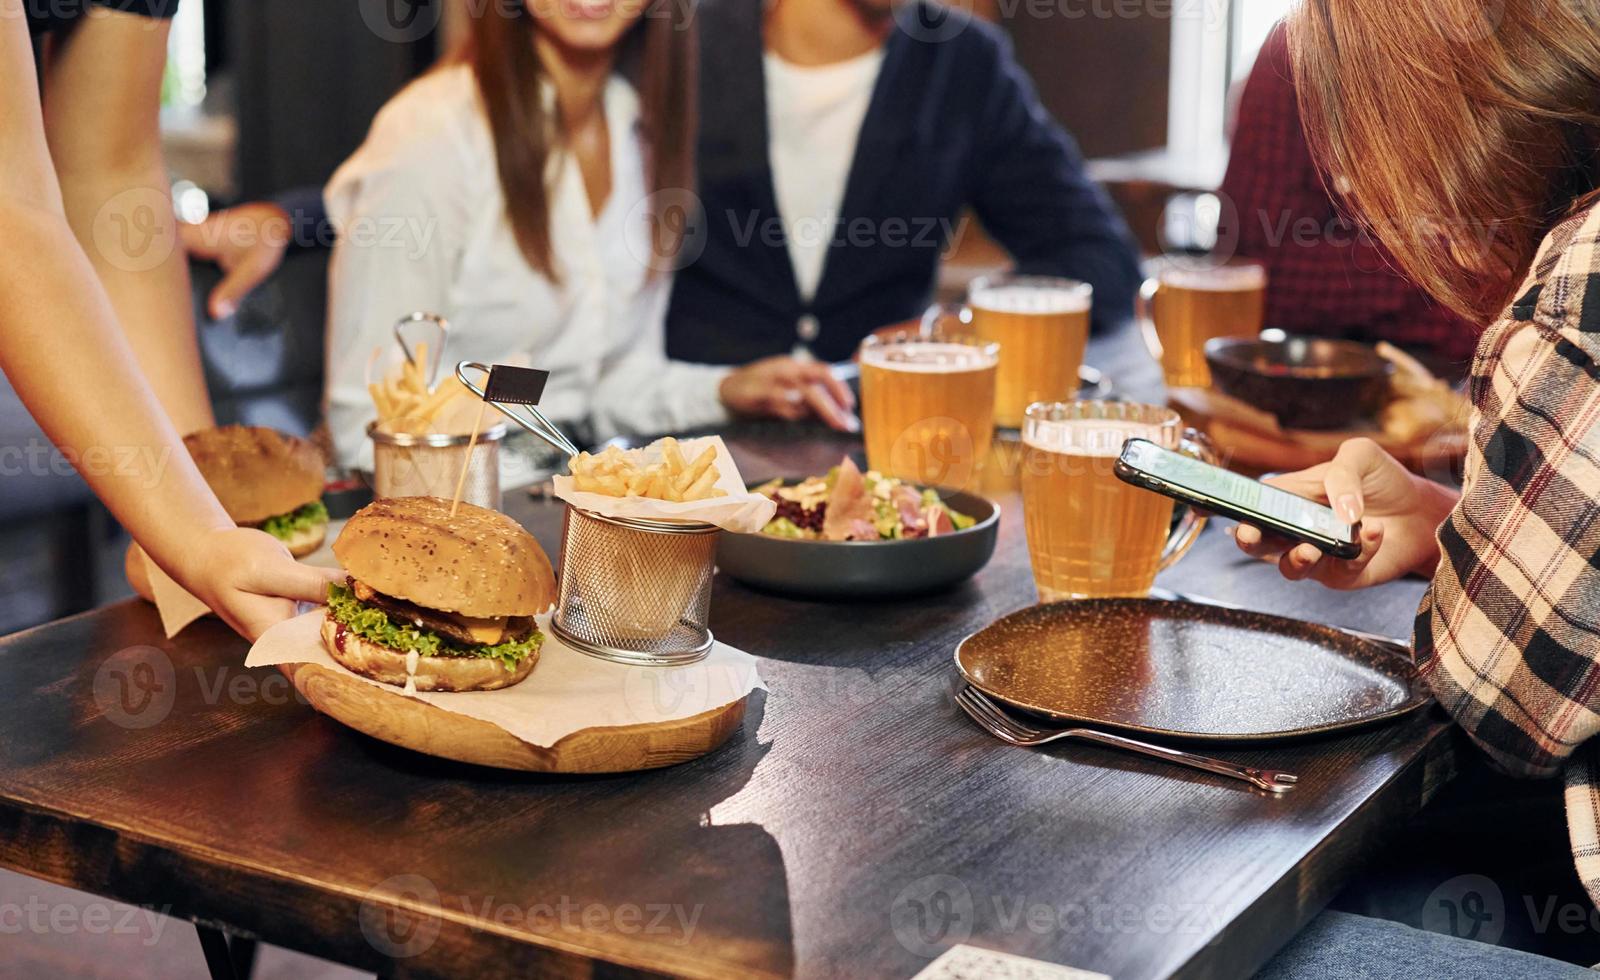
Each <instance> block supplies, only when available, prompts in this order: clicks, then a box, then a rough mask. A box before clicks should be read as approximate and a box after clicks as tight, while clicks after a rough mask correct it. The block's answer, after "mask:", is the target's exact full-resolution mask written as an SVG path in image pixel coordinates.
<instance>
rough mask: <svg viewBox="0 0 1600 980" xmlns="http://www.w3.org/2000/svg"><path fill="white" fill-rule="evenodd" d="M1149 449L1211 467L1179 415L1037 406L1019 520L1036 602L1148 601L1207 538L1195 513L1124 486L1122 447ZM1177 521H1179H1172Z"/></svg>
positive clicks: (1203, 445) (1204, 446) (1206, 448)
mask: <svg viewBox="0 0 1600 980" xmlns="http://www.w3.org/2000/svg"><path fill="white" fill-rule="evenodd" d="M1134 438H1139V439H1148V440H1150V441H1151V442H1153V443H1155V444H1156V445H1158V446H1162V447H1163V448H1166V449H1171V450H1175V451H1177V452H1182V453H1185V454H1188V455H1191V456H1194V457H1195V458H1197V459H1202V460H1204V461H1206V462H1208V463H1215V462H1216V461H1217V460H1216V453H1215V452H1214V451H1213V450H1212V448H1211V445H1210V443H1209V442H1208V441H1207V440H1206V438H1205V437H1204V436H1203V435H1201V434H1200V433H1198V432H1196V431H1194V430H1193V429H1188V428H1185V427H1184V425H1183V420H1182V418H1181V417H1180V416H1179V415H1178V413H1177V412H1174V411H1172V410H1171V409H1169V408H1163V407H1161V406H1157V405H1139V404H1134V403H1130V402H1104V401H1073V402H1039V403H1036V404H1034V405H1031V406H1029V407H1028V413H1027V420H1026V422H1025V423H1024V425H1023V433H1022V442H1023V461H1022V510H1023V522H1024V524H1025V525H1026V529H1027V536H1028V553H1029V557H1030V560H1031V561H1032V564H1033V578H1034V584H1035V585H1036V586H1038V589H1039V597H1040V599H1041V600H1043V601H1046V602H1050V601H1054V600H1057V599H1084V598H1104V597H1115V596H1145V595H1148V594H1149V593H1150V588H1151V586H1153V585H1154V584H1155V579H1156V575H1157V573H1159V572H1160V571H1162V570H1163V569H1165V568H1168V567H1170V566H1171V565H1173V564H1174V563H1175V562H1177V561H1178V559H1180V558H1182V557H1183V556H1184V554H1185V553H1186V552H1188V550H1189V548H1190V547H1192V546H1193V545H1194V542H1195V539H1196V538H1198V537H1199V535H1200V532H1201V531H1202V530H1204V528H1205V523H1206V519H1205V517H1204V516H1203V515H1201V514H1200V513H1198V512H1196V511H1195V510H1193V509H1192V508H1187V507H1184V508H1182V511H1181V512H1179V513H1177V514H1176V515H1175V508H1176V507H1178V506H1181V505H1177V504H1175V502H1174V501H1173V500H1172V499H1171V498H1170V497H1164V496H1161V495H1160V494H1157V493H1154V492H1152V491H1149V490H1146V489H1144V488H1142V487H1136V486H1133V485H1131V484H1128V483H1124V482H1123V481H1122V480H1121V479H1119V478H1118V477H1117V475H1116V472H1115V466H1116V462H1117V458H1118V457H1119V456H1120V455H1121V454H1122V444H1123V443H1124V442H1126V441H1127V440H1128V439H1134ZM1175 516H1176V518H1177V519H1176V520H1174V517H1175Z"/></svg>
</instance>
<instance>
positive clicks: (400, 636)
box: [328, 584, 544, 671]
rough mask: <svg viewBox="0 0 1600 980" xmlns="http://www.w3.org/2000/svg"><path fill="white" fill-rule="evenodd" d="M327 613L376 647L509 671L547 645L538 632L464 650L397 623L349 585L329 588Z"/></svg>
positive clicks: (415, 628) (446, 640)
mask: <svg viewBox="0 0 1600 980" xmlns="http://www.w3.org/2000/svg"><path fill="white" fill-rule="evenodd" d="M328 612H329V613H330V614H332V616H333V618H334V619H335V620H337V621H338V622H340V623H342V624H344V627H345V629H348V630H349V631H350V632H352V633H354V634H355V635H357V636H359V637H361V638H362V639H363V640H371V641H372V642H373V643H377V644H380V645H382V646H386V647H389V648H391V649H394V650H399V651H400V652H401V653H410V652H411V651H413V650H415V651H417V653H419V654H421V655H422V656H424V657H488V658H492V659H496V660H499V661H500V662H501V663H502V664H504V665H505V668H506V670H508V671H511V670H515V669H516V668H517V665H518V664H519V663H521V662H522V661H523V660H524V659H525V658H526V657H527V656H528V655H529V654H531V653H533V652H534V651H535V650H538V649H539V646H540V644H542V643H544V634H542V633H540V632H539V631H538V630H535V631H534V632H533V634H532V635H531V636H529V637H528V638H527V639H526V640H507V641H506V642H504V643H497V644H495V645H494V646H483V647H462V646H458V645H457V644H455V643H452V642H451V641H450V640H448V639H446V638H445V637H442V636H440V635H439V634H437V633H435V632H433V631H432V630H425V629H422V628H420V627H418V626H415V625H412V624H410V623H396V622H395V621H394V620H392V619H390V618H389V614H388V613H386V612H384V611H383V610H382V609H378V608H376V607H374V606H369V605H367V604H366V603H364V602H362V601H361V600H360V599H357V598H356V594H355V590H353V589H351V588H350V587H349V586H348V585H337V584H335V585H329V586H328Z"/></svg>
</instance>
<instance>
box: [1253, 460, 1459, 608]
mask: <svg viewBox="0 0 1600 980" xmlns="http://www.w3.org/2000/svg"><path fill="white" fill-rule="evenodd" d="M1266 482H1268V483H1270V484H1272V485H1273V486H1276V487H1280V488H1282V489H1284V490H1288V491H1289V492H1290V493H1296V494H1299V495H1301V496H1303V497H1309V498H1311V499H1313V500H1317V501H1321V502H1323V503H1326V504H1327V505H1328V506H1330V507H1332V508H1333V511H1334V513H1335V514H1337V515H1338V517H1339V519H1340V520H1341V521H1345V522H1346V523H1350V524H1354V523H1355V522H1357V521H1360V522H1361V554H1360V556H1358V557H1356V558H1351V559H1343V558H1334V557H1331V556H1329V555H1325V554H1323V553H1322V552H1321V551H1318V550H1317V549H1316V548H1315V547H1313V546H1311V545H1308V544H1296V543H1294V542H1292V541H1288V540H1285V539H1283V538H1281V537H1277V536H1275V535H1271V534H1263V533H1262V531H1261V529H1259V528H1256V527H1253V526H1251V525H1249V524H1240V525H1239V526H1238V527H1236V528H1234V529H1233V536H1234V540H1235V541H1236V542H1237V543H1238V545H1239V548H1240V550H1242V551H1244V552H1245V553H1246V554H1248V555H1251V556H1253V557H1256V558H1260V559H1262V560H1264V561H1275V562H1277V563H1278V569H1279V571H1281V572H1282V573H1283V576H1284V577H1285V578H1288V579H1292V580H1296V581H1298V580H1300V579H1307V578H1309V579H1314V580H1316V581H1318V582H1321V583H1322V584H1323V585H1326V586H1328V587H1329V588H1333V589H1361V588H1366V587H1367V586H1371V585H1379V584H1381V583H1383V582H1389V581H1393V580H1394V579H1398V578H1403V577H1404V576H1406V575H1423V576H1431V575H1432V574H1433V570H1434V568H1435V567H1436V566H1437V565H1438V563H1439V546H1438V540H1437V538H1436V537H1435V534H1436V532H1437V531H1438V528H1439V525H1440V524H1442V523H1443V522H1444V520H1445V518H1446V517H1447V516H1448V515H1449V513H1450V510H1451V508H1453V507H1454V506H1455V503H1456V499H1457V494H1456V493H1455V492H1454V491H1452V490H1450V489H1448V488H1446V487H1443V486H1440V485H1439V484H1437V483H1434V482H1433V481H1432V480H1428V479H1426V478H1424V477H1420V476H1417V475H1416V474H1414V473H1412V472H1411V471H1410V470H1407V469H1406V468H1405V467H1404V466H1402V465H1401V464H1400V463H1399V461H1397V460H1396V459H1395V458H1394V457H1393V456H1390V455H1389V454H1388V453H1387V452H1385V451H1384V450H1383V448H1382V447H1381V446H1379V445H1378V444H1377V443H1375V442H1373V441H1372V440H1371V439H1350V440H1347V441H1346V442H1345V443H1344V444H1343V445H1341V446H1340V447H1339V451H1338V453H1337V455H1335V456H1334V458H1333V460H1332V461H1330V462H1327V463H1323V464H1321V465H1320V466H1313V467H1311V468H1310V469H1306V470H1301V471H1299V472H1297V473H1286V474H1282V475H1280V476H1275V477H1273V478H1272V479H1270V480H1268V481H1266Z"/></svg>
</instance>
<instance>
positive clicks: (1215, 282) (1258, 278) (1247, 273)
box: [1161, 263, 1267, 293]
mask: <svg viewBox="0 0 1600 980" xmlns="http://www.w3.org/2000/svg"><path fill="white" fill-rule="evenodd" d="M1161 282H1162V283H1163V284H1164V285H1167V286H1172V287H1174V288H1176V289H1194V290H1200V291H1204V292H1216V293H1236V292H1241V291H1244V290H1247V289H1265V288H1267V270H1266V269H1265V268H1263V267H1262V266H1259V265H1255V264H1250V263H1247V264H1242V265H1216V266H1208V267H1200V268H1187V267H1183V266H1168V267H1167V268H1165V269H1162V270H1161Z"/></svg>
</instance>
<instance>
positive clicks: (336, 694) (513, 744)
mask: <svg viewBox="0 0 1600 980" xmlns="http://www.w3.org/2000/svg"><path fill="white" fill-rule="evenodd" d="M279 669H280V670H281V671H282V672H283V674H284V676H286V677H288V678H289V679H290V680H291V681H293V682H294V686H295V689H296V690H297V691H299V692H300V693H301V694H302V695H304V697H305V698H306V700H307V701H309V702H311V705H312V707H314V708H316V709H317V710H318V711H320V712H322V713H323V714H325V715H327V716H328V717H330V718H332V719H334V720H335V721H338V722H340V723H341V724H345V725H349V726H350V727H351V728H354V729H355V730H356V731H358V732H361V733H363V734H365V735H371V736H372V737H373V738H376V739H380V740H382V741H385V742H388V743H389V744H391V745H398V746H400V747H402V748H407V749H410V750H412V751H413V752H421V753H423V754H425V755H432V756H438V757H439V758H442V759H454V760H455V761H457V762H469V763H472V764H474V765H480V766H493V767H495V768H497V769H519V770H523V771H525V772H565V773H618V772H637V771H639V770H642V769H659V768H661V767H663V766H675V765H677V764H678V763H680V762H688V761H689V760H690V759H698V758H700V757H701V756H703V755H705V754H706V753H707V752H710V751H712V750H713V749H716V748H718V747H720V746H721V745H722V743H723V742H726V741H727V740H728V738H729V736H731V735H732V734H733V733H734V732H736V731H738V730H739V726H740V725H741V724H742V723H743V721H744V707H745V701H746V700H748V699H740V700H738V701H735V702H734V703H732V704H729V705H724V706H723V707H720V708H717V709H714V710H712V711H706V712H702V713H700V714H698V715H694V716H692V717H689V718H682V719H679V720H677V721H668V722H658V723H654V724H648V725H612V726H608V727H605V728H586V729H584V730H583V731H579V732H573V733H572V734H571V735H568V736H566V737H565V738H563V739H561V740H560V741H558V742H557V743H556V744H554V745H552V746H549V747H545V746H540V745H531V744H529V743H527V742H524V741H523V740H522V739H520V738H517V737H516V736H514V735H512V734H510V733H509V732H507V731H506V730H505V729H503V728H500V727H499V726H496V725H491V724H489V723H488V722H486V721H480V720H479V719H476V718H468V717H466V716H465V715H458V714H453V713H451V712H449V711H445V710H443V709H442V708H438V707H435V706H434V705H431V704H428V703H427V702H425V701H418V700H417V699H416V698H409V697H406V696H405V695H403V694H397V693H394V692H391V691H385V690H383V689H382V688H379V687H375V686H373V685H372V684H369V683H367V682H365V681H362V680H360V679H358V678H354V677H351V676H349V675H348V674H341V673H339V672H338V671H333V670H329V669H328V668H326V667H321V666H318V665H316V664H284V665H282V666H281V667H280V668H279ZM535 676H537V675H535ZM533 682H534V680H533V677H530V678H529V679H528V680H527V681H524V683H533Z"/></svg>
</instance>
